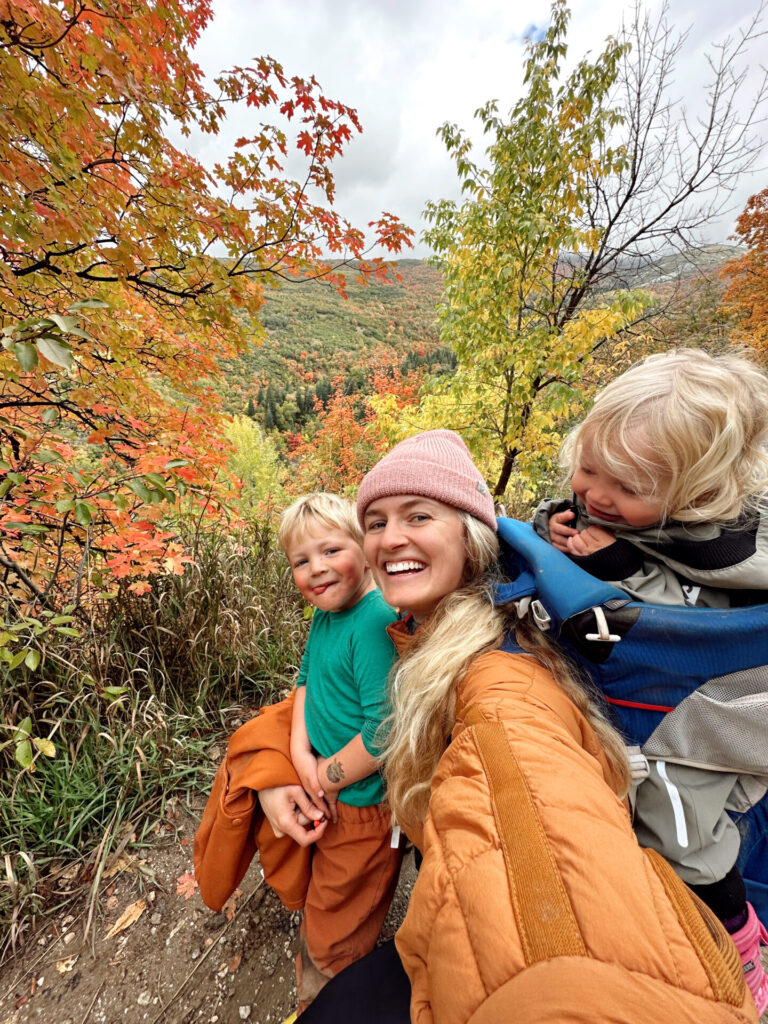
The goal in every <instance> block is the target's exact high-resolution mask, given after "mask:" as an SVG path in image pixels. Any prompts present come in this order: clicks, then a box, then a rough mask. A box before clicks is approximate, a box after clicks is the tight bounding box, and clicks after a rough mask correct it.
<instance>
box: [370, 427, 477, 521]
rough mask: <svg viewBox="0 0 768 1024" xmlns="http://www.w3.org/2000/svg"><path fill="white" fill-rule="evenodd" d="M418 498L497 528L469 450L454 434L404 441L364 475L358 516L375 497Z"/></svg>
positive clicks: (436, 432) (443, 432)
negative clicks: (428, 500) (416, 495)
mask: <svg viewBox="0 0 768 1024" xmlns="http://www.w3.org/2000/svg"><path fill="white" fill-rule="evenodd" d="M396 494H419V495H422V496H423V497H425V498H434V499H435V501H442V502H444V503H445V504H446V505H451V506H452V507H453V508H459V509H463V510H464V511H465V512H469V514H470V515H472V516H474V517H475V519H479V520H480V522H481V523H485V524H486V526H490V528H491V529H492V530H494V531H495V530H496V516H495V513H494V510H493V498H492V497H491V495H490V492H489V491H488V487H487V486H486V483H485V480H483V478H482V476H481V474H480V471H479V470H478V469H477V467H476V466H475V464H474V462H473V461H472V456H471V455H470V454H469V449H468V448H467V446H466V445H465V444H464V442H463V441H462V439H461V438H460V437H459V435H458V434H455V433H454V432H453V431H452V430H428V431H426V433H424V434H417V435H416V436H415V437H409V438H406V440H405V441H401V442H400V444H396V445H395V447H394V448H393V449H392V451H391V452H388V453H387V454H386V455H385V456H384V458H383V459H381V460H380V461H379V462H377V463H376V465H375V466H374V467H373V469H372V470H371V471H370V472H369V473H366V475H365V476H364V477H363V482H362V483H361V484H360V490H359V491H358V495H357V518H358V519H359V520H360V525H361V526H363V525H364V523H363V518H364V516H365V510H366V509H367V508H368V506H369V505H370V504H371V502H372V501H375V500H376V499H377V498H389V497H392V496H393V495H396Z"/></svg>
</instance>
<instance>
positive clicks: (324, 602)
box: [285, 522, 372, 612]
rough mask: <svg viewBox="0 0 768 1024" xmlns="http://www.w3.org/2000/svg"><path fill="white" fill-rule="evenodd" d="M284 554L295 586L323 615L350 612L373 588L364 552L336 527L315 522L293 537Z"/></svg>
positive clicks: (344, 531)
mask: <svg viewBox="0 0 768 1024" xmlns="http://www.w3.org/2000/svg"><path fill="white" fill-rule="evenodd" d="M285 550H286V554H287V555H288V561H289V562H290V565H291V569H292V570H293V580H294V583H295V584H296V586H297V587H298V588H299V590H300V592H301V594H302V596H303V597H304V599H305V600H306V601H309V603H310V604H313V605H314V606H315V607H316V608H319V609H320V610H321V611H323V612H341V611H344V610H345V609H346V608H351V607H352V605H354V604H357V602H358V601H359V600H360V598H361V597H362V596H363V594H365V593H366V592H367V590H368V589H369V587H370V586H371V585H372V583H371V576H370V573H369V572H367V571H366V570H367V565H366V561H365V555H364V554H363V549H362V548H361V547H360V545H359V544H358V543H357V541H356V540H355V539H354V537H352V536H351V535H350V534H348V533H347V532H346V530H342V529H341V528H339V527H336V528H332V527H329V526H325V525H324V524H323V523H319V522H318V523H316V524H314V525H313V526H312V527H310V528H309V529H308V530H306V531H305V532H304V533H300V534H296V536H294V537H292V538H291V540H290V542H289V543H288V544H287V545H286V549H285Z"/></svg>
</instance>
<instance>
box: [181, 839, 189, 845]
mask: <svg viewBox="0 0 768 1024" xmlns="http://www.w3.org/2000/svg"><path fill="white" fill-rule="evenodd" d="M191 842H192V840H191V839H180V840H179V846H189V844H190V843H191Z"/></svg>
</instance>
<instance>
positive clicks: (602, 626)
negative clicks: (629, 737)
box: [584, 604, 621, 643]
mask: <svg viewBox="0 0 768 1024" xmlns="http://www.w3.org/2000/svg"><path fill="white" fill-rule="evenodd" d="M590 610H591V611H593V612H594V613H595V622H596V623H597V632H596V633H585V634H584V636H585V639H587V640H598V641H600V642H602V643H609V642H610V643H616V642H617V641H619V640H621V637H620V636H619V635H618V633H612V632H611V631H610V629H609V628H608V620H607V619H606V617H605V612H604V611H603V609H602V608H601V607H600V605H599V604H598V605H594V606H593V607H592V608H591V609H590Z"/></svg>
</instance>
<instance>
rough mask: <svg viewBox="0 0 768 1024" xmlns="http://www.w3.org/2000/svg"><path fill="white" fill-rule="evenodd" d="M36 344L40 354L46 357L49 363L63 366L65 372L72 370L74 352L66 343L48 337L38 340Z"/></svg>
mask: <svg viewBox="0 0 768 1024" xmlns="http://www.w3.org/2000/svg"><path fill="white" fill-rule="evenodd" d="M36 344H37V350H38V352H39V353H40V354H41V355H43V356H45V358H46V359H47V360H48V362H49V363H54V365H56V366H61V367H63V369H65V370H71V369H72V367H73V366H74V359H73V358H72V350H71V348H70V347H69V345H67V343H66V342H64V341H58V340H57V339H56V338H51V337H48V336H47V335H46V336H45V337H42V338H38V339H37V342H36Z"/></svg>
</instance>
